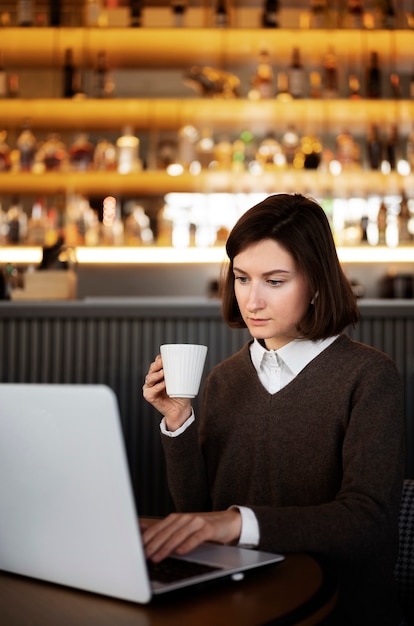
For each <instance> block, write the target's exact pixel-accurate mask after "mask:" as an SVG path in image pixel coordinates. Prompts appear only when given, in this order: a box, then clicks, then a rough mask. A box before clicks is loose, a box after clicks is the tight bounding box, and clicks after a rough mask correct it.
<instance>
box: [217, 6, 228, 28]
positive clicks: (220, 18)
mask: <svg viewBox="0 0 414 626" xmlns="http://www.w3.org/2000/svg"><path fill="white" fill-rule="evenodd" d="M214 22H215V26H216V28H225V27H226V26H228V25H229V12H228V7H227V2H226V0H217V2H216V6H215V10H214Z"/></svg>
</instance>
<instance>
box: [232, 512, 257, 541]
mask: <svg viewBox="0 0 414 626" xmlns="http://www.w3.org/2000/svg"><path fill="white" fill-rule="evenodd" d="M230 508H231V509H238V510H239V511H240V515H241V518H242V527H241V532H240V538H239V542H238V545H239V546H242V547H244V548H256V547H257V546H258V545H259V541H260V530H259V523H258V521H257V517H256V515H255V514H254V513H253V511H252V510H251V509H249V508H247V507H246V506H236V505H235V506H231V507H230Z"/></svg>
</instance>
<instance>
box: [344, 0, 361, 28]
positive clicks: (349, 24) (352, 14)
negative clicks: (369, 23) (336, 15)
mask: <svg viewBox="0 0 414 626" xmlns="http://www.w3.org/2000/svg"><path fill="white" fill-rule="evenodd" d="M344 26H345V28H363V26H364V7H363V3H362V0H348V2H347V8H346V17H345V24H344Z"/></svg>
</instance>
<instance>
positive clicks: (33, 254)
mask: <svg viewBox="0 0 414 626" xmlns="http://www.w3.org/2000/svg"><path fill="white" fill-rule="evenodd" d="M42 256H43V254H42V248H39V247H30V248H29V247H26V246H24V247H23V246H0V263H5V264H6V263H12V264H16V265H18V264H19V263H23V264H27V265H32V264H33V265H35V264H37V263H40V261H41V260H42Z"/></svg>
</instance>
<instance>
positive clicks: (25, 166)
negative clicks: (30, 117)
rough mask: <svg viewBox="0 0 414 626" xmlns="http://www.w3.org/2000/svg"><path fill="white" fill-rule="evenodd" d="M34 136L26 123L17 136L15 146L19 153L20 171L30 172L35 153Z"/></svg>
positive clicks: (35, 143) (35, 142)
mask: <svg viewBox="0 0 414 626" xmlns="http://www.w3.org/2000/svg"><path fill="white" fill-rule="evenodd" d="M36 145H37V141H36V137H35V136H34V134H33V133H32V131H31V130H30V127H29V125H28V123H26V125H25V127H24V128H23V130H22V132H21V133H20V135H19V136H18V137H17V141H16V146H17V150H18V153H19V167H20V170H21V171H22V172H30V171H31V169H32V167H33V164H34V158H35V154H36Z"/></svg>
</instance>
